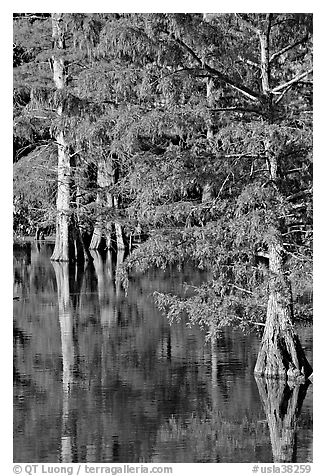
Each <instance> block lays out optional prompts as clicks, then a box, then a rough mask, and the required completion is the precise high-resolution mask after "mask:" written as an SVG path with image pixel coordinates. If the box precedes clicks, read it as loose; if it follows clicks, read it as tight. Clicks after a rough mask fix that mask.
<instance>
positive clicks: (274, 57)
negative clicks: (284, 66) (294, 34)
mask: <svg viewBox="0 0 326 476" xmlns="http://www.w3.org/2000/svg"><path fill="white" fill-rule="evenodd" d="M308 38H309V35H308V34H306V35H305V36H304V37H303V38H300V40H297V41H295V42H294V43H290V44H289V45H287V46H285V47H284V48H282V49H281V50H280V51H277V52H276V53H274V54H272V55H271V57H270V59H269V63H272V62H273V61H274V60H275V59H276V58H278V57H279V56H281V55H283V54H284V53H286V52H287V51H289V50H291V49H292V48H295V47H296V46H298V45H300V44H301V43H304V42H306V41H307V40H308Z"/></svg>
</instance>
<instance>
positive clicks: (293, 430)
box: [256, 378, 309, 463]
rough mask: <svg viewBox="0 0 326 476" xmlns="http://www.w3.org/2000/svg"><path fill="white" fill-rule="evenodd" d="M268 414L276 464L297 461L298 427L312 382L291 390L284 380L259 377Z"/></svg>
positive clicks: (258, 382)
mask: <svg viewBox="0 0 326 476" xmlns="http://www.w3.org/2000/svg"><path fill="white" fill-rule="evenodd" d="M256 382H257V386H258V389H259V394H260V397H261V400H262V402H263V406H264V410H265V413H266V417H267V421H268V426H269V431H270V437H271V443H272V451H273V461H274V462H275V463H293V462H296V461H297V454H296V450H297V425H298V418H299V415H300V411H301V407H302V404H303V401H304V399H305V396H306V393H307V389H308V386H309V383H307V384H305V385H293V386H292V387H290V386H289V385H287V383H286V382H285V381H284V380H274V379H273V380H271V379H269V380H266V379H264V378H256Z"/></svg>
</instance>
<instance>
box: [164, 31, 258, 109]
mask: <svg viewBox="0 0 326 476" xmlns="http://www.w3.org/2000/svg"><path fill="white" fill-rule="evenodd" d="M172 36H173V38H174V40H175V41H176V42H177V43H178V44H179V45H180V46H181V47H182V48H183V49H185V50H186V51H187V52H188V53H189V54H190V55H191V56H192V57H193V59H194V60H195V61H197V63H198V64H200V65H201V67H202V69H204V70H205V71H207V72H209V73H210V74H211V75H212V76H216V77H217V78H219V79H220V80H221V81H223V82H224V83H226V84H228V85H229V86H231V87H232V88H234V89H236V90H237V91H238V92H240V93H241V94H242V95H244V96H246V97H247V98H249V99H251V100H252V101H259V100H260V99H261V97H260V94H258V93H256V92H255V91H253V90H252V89H250V88H247V86H245V85H243V84H241V83H238V82H237V81H234V80H232V79H231V78H229V77H228V76H226V75H225V74H223V73H221V72H220V71H218V70H217V69H215V68H213V67H212V66H209V65H208V64H207V63H205V62H204V61H203V60H202V59H201V58H200V57H199V56H198V55H197V53H196V52H195V51H194V50H193V49H192V48H190V46H188V45H187V44H186V43H184V41H182V40H180V38H176V37H175V36H174V35H173V34H172Z"/></svg>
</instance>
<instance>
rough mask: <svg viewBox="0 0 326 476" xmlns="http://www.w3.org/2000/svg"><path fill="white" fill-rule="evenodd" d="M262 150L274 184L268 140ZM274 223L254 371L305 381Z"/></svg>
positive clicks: (278, 226)
mask: <svg viewBox="0 0 326 476" xmlns="http://www.w3.org/2000/svg"><path fill="white" fill-rule="evenodd" d="M265 150H266V154H267V159H268V161H269V167H270V179H271V181H272V182H273V183H274V186H277V178H278V162H277V156H276V155H275V154H274V153H273V151H272V142H271V141H270V140H267V141H265ZM274 222H275V225H276V226H275V229H276V231H275V234H274V236H273V237H271V238H270V240H269V243H268V251H269V269H270V282H269V298H268V304H267V316H266V323H265V329H264V334H263V338H262V344H261V348H260V351H259V354H258V357H257V362H256V366H255V374H256V375H264V376H265V377H276V378H283V379H291V380H295V379H299V380H305V379H306V378H307V377H309V375H310V374H311V373H312V368H311V366H310V364H309V362H308V361H307V359H306V357H305V354H304V351H303V349H302V347H301V344H300V341H299V339H298V337H297V335H296V333H295V331H294V327H293V300H292V292H291V285H290V282H289V281H288V279H287V276H286V273H285V269H284V262H283V256H284V254H285V253H284V246H283V240H282V235H281V224H280V220H279V219H278V217H276V216H275V220H274Z"/></svg>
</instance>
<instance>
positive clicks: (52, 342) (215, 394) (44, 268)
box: [14, 244, 312, 463]
mask: <svg viewBox="0 0 326 476" xmlns="http://www.w3.org/2000/svg"><path fill="white" fill-rule="evenodd" d="M51 253H52V247H51V246H50V245H49V244H41V245H40V246H38V247H36V246H35V245H34V244H32V245H31V246H30V248H29V249H23V250H22V249H21V248H17V249H16V250H15V252H14V293H15V295H18V296H19V297H20V300H19V301H15V302H14V408H15V411H14V460H15V462H20V461H23V462H28V461H30V462H35V461H36V462H65V463H69V462H101V463H102V462H134V463H135V462H188V463H190V462H258V461H259V462H271V461H273V460H274V461H282V462H295V461H296V462H307V461H309V459H310V460H311V450H310V448H311V442H312V408H311V407H312V392H311V388H309V389H303V388H301V387H300V388H299V387H295V388H293V389H290V388H288V387H284V388H283V387H282V384H281V383H280V382H275V381H273V382H267V383H266V382H263V381H257V383H256V381H255V379H254V377H253V368H254V365H255V359H256V355H257V352H258V348H259V339H258V338H257V337H256V336H252V335H251V336H250V335H249V336H244V335H242V334H241V333H239V332H237V331H232V330H230V329H226V330H225V331H224V332H222V333H221V336H220V338H219V339H218V340H217V341H215V342H209V343H206V342H205V336H204V334H203V333H202V332H201V331H200V330H199V329H197V328H192V329H191V328H189V327H187V326H185V325H184V323H183V322H180V323H175V324H173V325H172V326H170V325H169V324H168V322H167V320H166V319H165V318H164V317H163V316H162V315H161V314H160V313H159V312H158V310H157V309H156V308H155V306H154V303H153V300H152V298H151V293H152V292H153V291H154V290H159V291H164V292H179V291H180V289H181V288H180V285H181V284H182V283H183V282H184V281H188V282H191V283H192V284H198V283H199V282H201V281H202V279H203V278H204V276H203V275H202V274H201V273H199V272H198V271H197V270H196V269H195V268H192V267H191V266H186V267H185V268H184V269H183V270H182V271H181V272H177V271H176V270H175V269H173V268H171V269H169V270H167V271H165V272H163V271H161V270H151V271H149V272H148V273H147V274H145V275H141V276H134V277H133V278H132V280H131V282H130V285H129V290H128V296H125V294H124V292H123V290H122V289H121V284H120V282H119V280H118V278H117V275H116V268H117V266H118V264H119V263H121V262H122V260H123V256H122V255H121V254H120V255H119V256H116V255H112V254H111V253H109V252H108V253H106V254H103V253H101V254H100V253H98V252H96V251H92V252H91V254H92V258H93V262H92V263H89V264H87V265H86V266H85V267H80V266H77V265H68V264H67V263H57V262H52V263H51V262H50V260H49V257H50V256H51ZM308 331H309V329H308V330H305V331H304V332H305V333H306V332H307V337H306V339H303V342H305V341H306V342H307V346H308V350H309V346H310V344H311V331H310V332H308ZM304 335H306V334H304ZM301 337H302V336H301ZM305 394H307V397H306V400H305V402H304V403H303V399H304V397H305ZM300 409H301V410H302V411H301V414H300Z"/></svg>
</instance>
